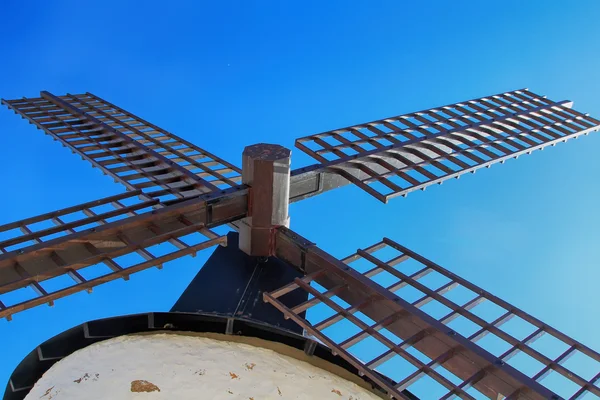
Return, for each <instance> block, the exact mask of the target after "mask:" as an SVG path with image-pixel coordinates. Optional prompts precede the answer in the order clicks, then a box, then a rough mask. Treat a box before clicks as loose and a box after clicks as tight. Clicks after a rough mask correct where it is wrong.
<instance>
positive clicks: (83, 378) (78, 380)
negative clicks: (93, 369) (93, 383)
mask: <svg viewBox="0 0 600 400" xmlns="http://www.w3.org/2000/svg"><path fill="white" fill-rule="evenodd" d="M96 375H98V374H96ZM89 377H90V375H89V374H88V373H87V372H86V373H85V374H84V375H83V376H82V377H81V378H79V379H75V380H74V381H73V382H75V383H81V381H82V380H84V381H87V380H88V378H89Z"/></svg>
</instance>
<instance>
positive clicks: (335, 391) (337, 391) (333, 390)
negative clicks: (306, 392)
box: [331, 389, 342, 396]
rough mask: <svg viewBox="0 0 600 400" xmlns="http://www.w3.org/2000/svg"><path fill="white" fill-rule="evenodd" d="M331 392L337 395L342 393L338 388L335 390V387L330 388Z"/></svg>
mask: <svg viewBox="0 0 600 400" xmlns="http://www.w3.org/2000/svg"><path fill="white" fill-rule="evenodd" d="M331 393H335V394H337V395H338V396H341V395H342V392H340V391H339V390H337V389H331Z"/></svg>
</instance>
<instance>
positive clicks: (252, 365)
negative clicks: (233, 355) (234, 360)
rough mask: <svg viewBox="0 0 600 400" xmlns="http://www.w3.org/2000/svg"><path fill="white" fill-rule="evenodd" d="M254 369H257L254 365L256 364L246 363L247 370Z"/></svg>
mask: <svg viewBox="0 0 600 400" xmlns="http://www.w3.org/2000/svg"><path fill="white" fill-rule="evenodd" d="M254 367H256V364H254V363H250V364H248V363H246V369H247V370H251V369H254Z"/></svg>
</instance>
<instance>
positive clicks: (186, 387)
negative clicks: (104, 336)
mask: <svg viewBox="0 0 600 400" xmlns="http://www.w3.org/2000/svg"><path fill="white" fill-rule="evenodd" d="M140 390H148V391H147V392H139V391H140ZM159 390H160V391H159ZM26 399H27V400H34V399H35V400H38V399H42V400H50V399H55V400H70V399H78V400H79V399H86V400H94V399H111V400H118V399H149V400H158V399H169V400H186V399H194V400H198V399H227V400H234V399H245V400H264V399H281V400H284V399H323V400H325V399H335V400H342V399H343V400H358V399H380V397H378V396H376V395H374V394H373V393H371V392H369V391H367V390H365V389H364V388H362V387H360V386H358V385H356V384H355V383H353V382H350V381H348V380H345V379H342V378H340V377H339V376H338V375H335V374H332V373H330V372H327V371H325V370H324V369H321V368H317V367H315V366H313V365H311V364H308V363H307V362H304V361H299V360H297V359H295V358H292V357H288V356H285V355H282V354H280V353H277V352H275V351H273V350H269V349H266V348H262V347H256V346H251V345H248V344H244V343H235V342H228V341H222V340H215V339H209V338H205V337H195V336H184V335H177V334H154V335H132V336H121V337H118V338H114V339H110V340H106V341H103V342H100V343H97V344H95V345H92V346H89V347H86V348H83V349H81V350H79V351H77V352H75V353H73V354H72V355H71V356H69V357H67V358H65V359H63V360H61V361H60V362H58V363H56V364H55V365H54V366H53V367H52V368H51V369H50V370H48V372H46V373H45V374H44V376H43V377H42V378H41V379H40V380H39V381H38V382H37V384H36V385H35V387H34V388H33V389H32V390H31V392H30V393H29V395H28V396H27V397H26Z"/></svg>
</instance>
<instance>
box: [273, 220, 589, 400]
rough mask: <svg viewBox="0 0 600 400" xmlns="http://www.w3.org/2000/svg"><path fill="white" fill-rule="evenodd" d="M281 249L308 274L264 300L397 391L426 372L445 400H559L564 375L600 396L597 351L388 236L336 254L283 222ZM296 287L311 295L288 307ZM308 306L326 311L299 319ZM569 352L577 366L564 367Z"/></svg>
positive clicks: (577, 389) (571, 384)
mask: <svg viewBox="0 0 600 400" xmlns="http://www.w3.org/2000/svg"><path fill="white" fill-rule="evenodd" d="M276 248H277V255H278V256H279V257H280V258H283V259H285V260H286V261H288V262H290V263H291V264H292V265H295V266H296V267H297V268H298V269H300V270H302V271H303V272H304V273H305V274H306V275H305V276H304V277H303V278H301V279H300V278H297V279H296V280H295V281H294V282H292V283H290V284H288V285H287V286H285V287H282V288H280V289H278V290H276V291H274V292H271V293H265V294H264V300H265V301H267V302H269V303H271V304H273V305H274V306H275V307H276V308H278V309H279V310H280V311H282V312H283V313H284V314H285V316H286V317H288V318H291V319H293V320H294V321H295V322H297V323H298V324H299V325H300V326H302V327H303V328H304V329H305V330H306V331H307V332H308V333H310V334H311V335H313V336H314V337H315V338H316V339H317V340H319V341H321V342H323V343H324V344H326V345H327V346H329V347H330V348H331V349H332V350H333V352H334V353H337V354H338V355H340V356H341V357H343V358H345V359H346V360H347V361H348V362H350V363H351V364H352V365H354V366H355V367H356V368H357V369H358V370H359V371H360V373H361V374H364V375H365V376H367V377H368V378H370V379H371V380H372V381H374V382H375V383H377V384H378V385H379V386H380V387H381V388H382V389H383V390H385V391H387V393H388V394H389V395H390V396H394V397H396V398H407V397H406V396H405V395H404V394H403V392H402V391H403V390H404V389H408V390H410V387H411V386H412V385H413V384H415V382H417V381H419V380H421V379H422V380H424V381H426V382H427V385H428V392H429V393H432V395H431V397H434V394H433V393H439V396H440V398H444V399H446V398H452V397H455V396H458V397H460V398H467V399H472V398H475V397H474V394H473V392H469V388H470V387H474V388H475V389H476V390H478V391H479V392H480V393H482V394H483V395H485V396H486V397H489V398H494V399H495V398H503V397H501V396H505V397H507V398H511V399H513V398H524V399H551V398H552V399H558V398H561V397H560V396H558V395H557V394H556V393H553V391H552V390H551V389H550V388H549V386H552V385H555V384H556V382H557V376H558V377H559V378H562V379H563V380H564V381H565V382H566V384H564V385H566V386H565V387H567V388H572V393H571V394H570V395H569V397H570V398H573V399H575V398H581V397H583V396H584V395H585V394H588V392H589V393H592V394H594V395H596V396H600V387H599V386H598V383H599V381H600V354H598V353H597V352H596V351H594V350H592V349H590V348H589V347H586V346H584V345H583V344H581V343H579V342H577V341H576V340H574V339H572V338H570V337H568V336H567V335H565V334H563V333H561V332H559V331H557V330H556V329H554V328H552V327H550V326H548V325H546V324H544V323H543V322H541V321H540V320H538V319H536V318H534V317H532V316H531V315H529V314H527V313H525V312H524V311H522V310H520V309H519V308H517V307H514V306H513V305H511V304H508V303H507V302H505V301H503V300H501V299H499V298H497V297H495V296H494V295H492V294H490V293H488V292H487V291H485V290H483V289H481V288H479V287H477V286H476V285H474V284H472V283H470V282H468V281H467V280H465V279H462V278H460V277H458V276H457V275H455V274H453V273H451V272H449V271H448V270H446V269H444V268H442V267H441V266H439V265H437V264H435V263H434V262H432V261H430V260H428V259H426V258H424V257H422V256H420V255H418V254H417V253H415V252H413V251H411V250H409V249H407V248H405V247H403V246H401V245H399V244H398V243H396V242H394V241H392V240H390V239H383V241H382V242H380V243H377V244H375V245H373V246H370V247H368V248H367V249H364V250H358V251H357V252H356V253H355V254H353V255H351V256H349V257H347V258H345V259H343V260H338V259H336V258H335V257H333V256H331V255H329V254H327V253H326V252H324V251H323V250H321V249H319V248H318V247H316V246H315V245H314V244H312V243H310V242H309V241H307V240H306V239H304V238H302V237H300V236H299V235H297V234H295V233H294V232H292V231H290V230H288V229H285V228H280V229H279V231H278V234H277V241H276ZM357 264H358V266H356V267H354V268H352V265H357ZM296 290H300V291H305V292H308V294H309V300H308V301H307V302H305V303H304V304H301V305H299V306H296V307H295V308H288V307H286V306H285V305H284V304H283V303H282V302H281V301H280V300H279V298H280V297H282V296H285V295H286V294H288V293H290V292H293V291H296ZM319 307H321V309H320V310H319V311H317V310H316V309H317V308H319ZM307 310H311V311H314V313H313V315H315V314H316V316H317V317H319V318H318V319H317V320H316V321H313V320H311V321H310V322H309V321H308V320H307V319H304V318H302V317H301V316H300V313H301V312H305V311H307ZM308 315H309V316H310V315H311V314H310V312H309V314H308ZM542 337H544V338H545V339H547V340H546V341H545V344H544V345H541V346H538V345H537V344H538V343H539V342H538V343H536V341H537V340H539V339H540V338H542ZM541 342H544V340H541ZM548 343H550V345H549V344H548ZM572 356H575V357H576V358H577V363H576V364H571V366H569V365H568V363H567V364H565V363H566V361H567V359H569V358H570V357H572ZM386 365H387V368H386ZM536 365H537V368H535V366H536ZM581 365H583V366H586V367H583V368H582V367H581ZM591 365H593V367H591V368H589V366H591ZM532 366H533V368H532ZM574 367H576V368H579V369H577V370H576V369H573V368H574ZM381 368H383V369H384V370H386V371H392V372H393V373H394V374H395V375H396V376H391V378H392V379H394V380H395V381H396V382H397V383H395V384H392V383H390V382H388V381H387V380H385V379H382V378H381V377H380V375H379V374H378V372H377V370H379V369H381ZM593 369H595V370H593ZM549 375H553V376H552V379H550V381H549V382H547V381H545V380H544V379H545V378H546V377H548V376H549ZM499 396H500V397H499ZM436 397H437V396H436Z"/></svg>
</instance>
